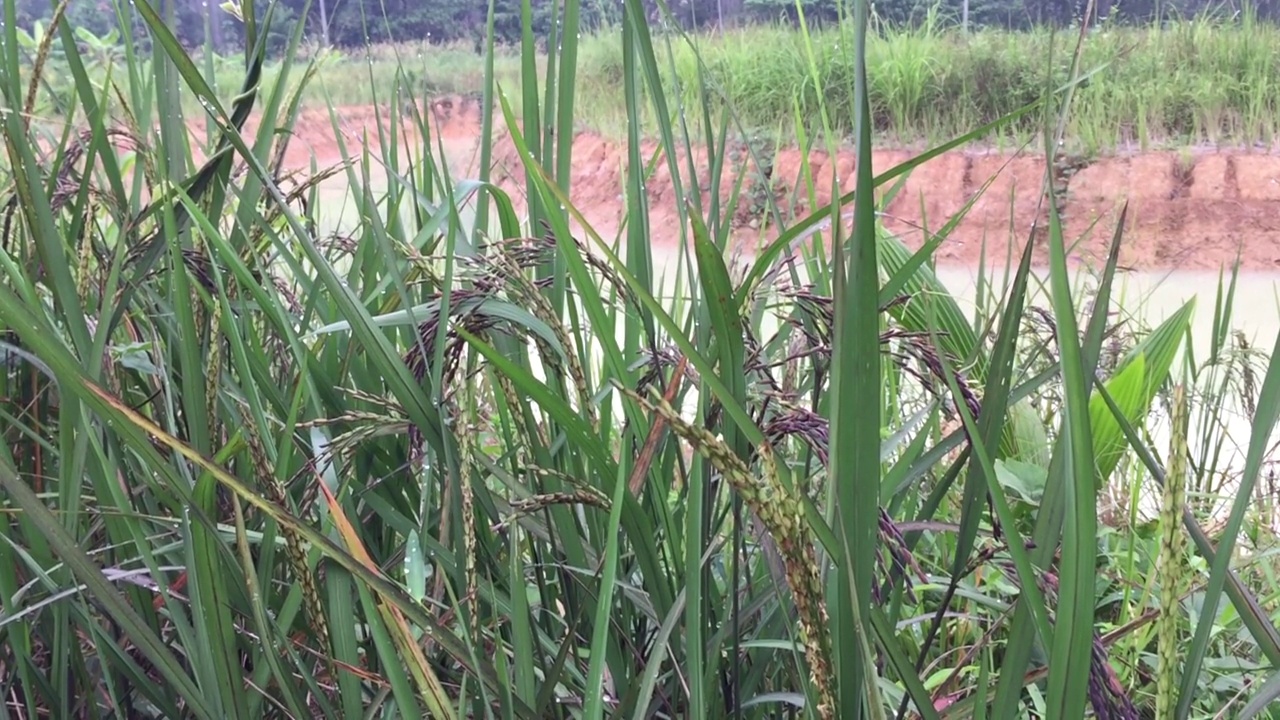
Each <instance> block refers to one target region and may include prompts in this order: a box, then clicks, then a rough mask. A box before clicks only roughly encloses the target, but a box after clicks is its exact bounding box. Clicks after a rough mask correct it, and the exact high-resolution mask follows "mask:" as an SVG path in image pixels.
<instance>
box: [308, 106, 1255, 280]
mask: <svg viewBox="0 0 1280 720" xmlns="http://www.w3.org/2000/svg"><path fill="white" fill-rule="evenodd" d="M426 109H428V111H429V116H430V117H431V119H432V122H433V124H434V126H435V128H436V131H437V132H438V133H439V136H440V137H441V138H442V139H444V140H445V143H446V145H447V146H448V148H449V154H450V156H451V162H452V163H453V164H454V166H455V171H458V172H466V173H468V174H472V175H474V173H475V172H476V171H477V170H478V167H477V163H478V153H477V152H476V148H477V147H478V144H479V139H480V135H481V113H480V109H479V105H478V103H477V102H476V101H474V100H471V99H464V98H436V99H434V100H432V101H431V103H430V105H429V108H426ZM340 115H341V118H342V120H341V123H342V126H343V134H344V135H345V142H346V143H347V146H348V149H349V150H351V151H354V150H355V149H356V148H357V147H358V143H359V142H360V140H361V137H362V134H363V133H365V132H367V133H369V136H370V137H371V138H373V137H376V127H375V126H376V122H375V121H374V113H373V111H372V109H370V108H346V109H343V110H342V111H341V113H340ZM384 116H385V113H384ZM494 124H495V126H496V127H497V128H499V129H498V130H496V131H495V134H496V135H498V137H497V145H496V149H495V157H494V161H493V166H492V170H493V179H494V180H495V181H496V182H497V183H498V184H499V185H501V186H503V187H504V188H506V189H507V190H509V191H510V192H511V193H512V195H513V197H514V198H515V200H516V202H517V205H520V206H522V205H523V198H522V197H521V196H520V193H521V192H522V190H523V186H524V171H523V167H522V165H521V164H520V161H519V157H518V155H517V153H516V151H515V148H514V145H513V144H512V143H511V141H510V138H509V137H508V136H507V135H506V132H505V129H502V126H503V123H502V121H501V118H497V119H496V121H495V123H494ZM433 144H434V143H433ZM655 147H656V145H654V144H650V145H649V147H647V148H646V155H645V157H646V159H648V157H649V153H651V152H652V151H653V149H654V148H655ZM313 154H314V157H315V158H316V159H317V161H318V162H319V163H321V164H322V165H323V164H325V163H329V162H336V161H338V160H339V158H340V154H339V153H338V150H337V144H336V141H335V138H334V133H333V131H332V127H331V124H330V119H329V116H328V114H327V112H324V113H314V114H312V113H308V114H306V115H305V116H304V117H303V118H302V119H301V121H300V122H299V123H298V125H297V127H296V128H295V136H294V140H293V142H292V146H291V148H290V151H289V154H288V163H289V164H290V165H295V166H299V167H305V166H307V165H309V164H310V162H311V158H312V156H313ZM697 154H698V155H699V157H695V158H694V161H695V164H696V166H697V167H698V168H699V171H698V172H699V176H700V179H701V178H705V177H706V174H707V167H708V164H707V162H706V157H705V153H704V151H697ZM735 155H736V156H738V157H737V158H736V159H735V163H737V164H738V166H739V167H742V166H743V165H742V163H745V162H746V161H747V160H746V153H745V152H741V150H740V151H739V152H737V153H735ZM913 155H914V153H912V152H908V151H903V150H893V149H884V150H879V151H877V152H876V153H875V154H874V161H873V162H874V165H873V168H874V170H875V171H876V172H877V173H879V172H883V171H884V170H887V169H889V168H891V167H893V166H894V165H896V164H897V163H900V162H902V161H905V160H908V159H910V158H911V157H913ZM573 158H574V167H573V177H572V185H571V188H572V190H571V196H572V198H573V201H574V204H575V206H576V207H577V208H578V209H579V210H580V211H581V212H582V213H583V214H584V216H585V217H586V218H587V219H588V221H589V222H591V224H592V225H593V226H594V227H595V228H596V229H597V230H598V231H600V232H601V233H602V234H603V235H605V236H606V237H612V235H613V234H614V233H615V232H616V231H617V228H618V225H619V221H620V220H621V217H622V213H623V203H622V192H623V181H624V178H625V170H626V160H627V154H626V147H625V146H624V145H621V144H618V143H615V142H612V141H609V140H607V139H605V138H602V137H600V136H598V135H596V134H593V133H590V132H580V133H579V134H578V135H577V137H576V138H575V141H574V150H573ZM801 160H802V158H801V157H800V153H799V151H797V150H794V149H781V150H779V151H777V152H776V153H774V154H773V155H772V165H773V167H772V182H773V185H774V191H775V192H776V193H777V195H778V196H779V197H780V198H781V200H782V202H783V204H784V205H794V208H793V209H794V210H795V211H796V212H799V213H803V212H805V211H806V210H808V208H807V207H806V206H807V202H801V201H797V202H794V203H793V202H791V201H792V200H794V199H796V197H797V196H798V197H800V198H803V197H804V196H805V195H806V194H807V191H806V190H805V188H804V187H803V185H800V187H799V188H798V192H797V187H796V185H797V180H799V178H800V177H801V174H800V171H801ZM809 163H810V165H811V167H812V169H813V171H814V174H815V177H816V178H829V177H830V173H831V169H832V166H833V165H834V168H835V170H836V172H837V173H838V177H839V178H841V185H842V188H844V189H846V190H848V189H852V188H853V185H854V170H855V162H854V155H853V153H852V152H842V153H840V154H839V155H838V156H836V157H834V158H833V157H828V156H827V154H826V153H823V152H815V153H812V154H811V155H810V157H809ZM679 166H680V168H681V172H682V174H686V173H687V171H686V170H685V168H686V167H687V162H686V161H685V159H684V158H681V159H680V163H679ZM753 175H754V173H753ZM727 176H728V177H732V175H731V174H730V175H727ZM751 177H752V176H751V175H749V176H748V178H747V180H746V181H745V182H744V187H747V190H746V191H745V192H748V193H750V192H753V191H754V192H756V193H763V192H766V191H767V190H766V187H767V186H765V185H762V184H757V185H756V186H755V188H751V187H750V185H751V182H752V181H751ZM1055 177H1056V181H1055V191H1056V193H1057V197H1058V199H1059V203H1060V206H1061V207H1062V211H1063V217H1064V220H1065V228H1066V233H1067V238H1068V242H1076V241H1078V242H1077V244H1076V246H1075V248H1074V251H1073V253H1072V254H1073V256H1074V257H1076V258H1078V259H1090V258H1091V259H1097V258H1099V257H1101V255H1102V253H1103V252H1104V250H1105V248H1106V245H1107V243H1108V242H1109V240H1110V238H1111V235H1112V233H1113V232H1114V230H1115V225H1116V222H1117V220H1118V217H1119V211H1120V209H1121V207H1122V205H1123V204H1124V203H1125V202H1126V201H1127V202H1128V217H1127V221H1126V224H1125V234H1124V241H1123V245H1122V251H1121V264H1122V265H1125V266H1128V267H1134V268H1144V269H1146V268H1175V267H1176V268H1186V269H1210V268H1213V269H1216V268H1219V267H1222V266H1224V265H1226V266H1229V265H1230V264H1231V263H1232V262H1233V261H1234V260H1235V258H1236V255H1237V253H1239V255H1240V260H1241V263H1242V265H1243V267H1245V268H1246V269H1250V270H1270V269H1274V268H1276V267H1277V266H1280V155H1272V154H1267V153H1263V152H1248V151H1244V150H1232V151H1223V150H1197V151H1195V152H1193V153H1179V152H1150V153H1142V154H1130V155H1124V156H1114V157H1100V158H1094V159H1091V160H1082V159H1071V158H1062V159H1060V162H1059V163H1058V168H1057V171H1056V172H1055ZM992 178H994V179H993V180H992V182H991V185H990V186H989V187H988V188H987V189H986V191H985V192H984V193H983V195H982V197H980V198H979V199H978V200H977V201H976V203H975V204H974V206H973V208H972V209H971V211H970V212H969V214H968V216H967V217H966V218H965V219H964V220H963V221H962V222H961V224H960V225H959V227H958V228H956V230H955V231H954V232H952V233H951V235H950V236H949V237H948V239H947V240H946V241H945V242H944V243H943V245H942V247H941V249H940V250H939V252H938V260H939V261H940V262H943V263H948V264H965V263H973V262H976V261H977V260H978V259H979V258H980V256H981V252H982V245H983V243H984V241H985V243H986V254H987V257H988V258H991V257H993V256H994V257H996V258H1000V259H1003V257H1004V256H1005V252H1006V251H1007V249H1008V247H1009V243H1010V241H1011V240H1012V241H1013V242H1014V243H1015V256H1016V252H1017V250H1018V249H1020V248H1021V246H1022V244H1023V243H1025V242H1026V238H1027V235H1028V233H1029V232H1030V230H1031V227H1032V224H1033V221H1034V220H1036V218H1037V207H1041V208H1042V207H1043V204H1042V203H1040V202H1039V200H1040V196H1041V189H1042V185H1043V180H1044V158H1043V156H1036V155H1031V154H1022V155H1013V154H1000V153H995V152H988V151H954V152H951V153H947V154H944V155H942V156H939V157H937V158H934V159H933V160H930V161H929V162H927V163H925V164H924V165H922V166H920V167H918V168H916V169H915V170H914V171H913V172H912V174H911V177H910V179H909V180H908V182H907V183H906V185H905V187H903V188H902V190H901V192H899V194H898V195H897V197H896V198H895V199H894V200H893V202H892V203H890V205H889V206H888V208H887V209H886V211H885V218H884V222H885V224H886V225H887V226H888V227H889V228H890V229H892V230H894V231H895V232H898V233H900V234H901V235H902V237H903V238H904V240H905V241H906V242H907V243H908V244H910V245H912V246H916V245H918V244H919V243H920V241H921V238H922V237H923V232H922V229H921V228H922V226H923V225H924V223H925V221H926V219H927V223H928V226H929V228H931V229H933V230H936V229H937V228H939V227H940V226H941V225H942V224H943V223H945V222H946V221H947V219H948V218H949V217H950V216H951V215H952V214H953V213H955V212H957V211H959V210H960V209H961V208H962V207H963V206H964V204H965V203H966V202H967V201H968V200H969V199H970V198H971V197H973V195H974V193H976V192H978V191H979V190H981V189H982V187H983V185H984V183H986V182H987V181H988V180H989V179H992ZM682 182H687V178H685V179H683V180H682ZM724 185H725V186H724V187H722V188H720V192H721V195H722V197H725V198H727V197H728V195H729V193H730V191H731V183H730V182H726V183H724ZM824 185H825V183H824ZM887 188H888V185H886V186H884V189H887ZM702 190H703V196H704V198H705V197H707V196H708V195H709V189H708V188H702ZM829 190H830V189H829V187H825V186H820V187H818V188H816V195H817V201H818V203H820V204H821V203H826V202H828V201H829V200H830V192H829ZM646 192H647V194H648V199H649V204H650V207H651V217H652V225H653V228H654V232H655V237H654V241H655V242H659V243H665V242H673V241H674V240H675V238H676V237H677V233H676V230H675V222H676V218H677V215H676V208H675V204H674V196H675V193H674V192H673V185H672V182H671V177H670V174H669V173H668V170H667V165H666V163H665V162H659V164H658V168H657V171H656V172H655V175H654V177H652V178H650V179H649V181H648V182H647V183H646ZM743 201H744V202H747V201H748V199H746V198H744V200H743ZM1039 217H1040V219H1042V220H1043V218H1044V217H1045V212H1044V210H1043V209H1041V210H1040V212H1039ZM739 220H740V222H741V224H742V228H741V229H740V231H739V233H738V235H739V238H740V240H742V241H744V242H753V241H754V240H755V239H756V238H757V237H758V236H759V232H758V231H756V230H755V229H753V228H752V227H751V223H750V218H749V217H747V216H745V215H743V216H741V217H740V218H739ZM763 232H764V235H765V236H766V237H773V236H776V232H775V231H774V230H772V229H770V228H765V230H764V231H763ZM1041 234H1042V233H1041ZM1037 244H1038V246H1039V258H1038V260H1041V261H1043V260H1044V259H1045V254H1044V253H1045V250H1044V248H1043V244H1044V243H1043V239H1042V238H1040V239H1039V240H1038V243H1037Z"/></svg>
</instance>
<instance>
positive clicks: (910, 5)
mask: <svg viewBox="0 0 1280 720" xmlns="http://www.w3.org/2000/svg"><path fill="white" fill-rule="evenodd" d="M139 1H148V0H139ZM149 1H151V2H156V3H165V4H167V5H166V6H165V7H164V10H165V11H166V12H171V13H172V15H171V17H172V18H173V29H174V30H175V32H176V34H177V35H178V37H179V39H180V40H182V41H183V42H184V43H185V44H187V45H188V46H190V47H196V46H199V45H203V44H204V43H205V42H207V41H211V42H212V43H213V45H214V46H215V47H216V48H217V49H219V50H221V51H224V52H225V51H233V50H235V49H237V48H234V47H231V46H232V45H233V44H234V43H235V42H236V41H237V40H238V38H239V37H240V35H239V32H238V31H237V28H236V23H237V21H236V20H235V19H234V18H233V17H232V16H231V15H230V14H229V13H227V12H226V11H225V10H223V9H222V8H221V7H220V4H221V2H222V0H149ZM242 1H249V0H242ZM528 1H529V3H530V13H531V16H532V19H533V24H534V32H535V34H537V35H540V36H546V35H547V34H549V33H550V31H551V28H552V26H553V22H554V20H555V17H556V15H557V14H558V13H561V12H563V8H564V0H528ZM644 1H645V3H646V5H647V9H648V14H649V17H650V19H651V21H652V22H653V23H655V24H661V23H664V22H667V21H671V22H674V23H675V24H677V25H679V26H680V27H681V28H682V29H685V30H700V29H708V28H716V27H733V26H739V25H743V24H750V23H767V22H783V23H792V24H794V23H797V22H798V21H799V17H800V12H799V11H797V8H796V4H797V2H796V0H667V2H666V3H665V9H660V8H659V6H658V5H657V0H644ZM1242 1H1243V0H1097V5H1098V7H1097V12H1098V15H1099V16H1101V17H1104V18H1107V19H1109V20H1111V21H1113V22H1118V23H1126V24H1150V23H1152V22H1157V21H1161V20H1175V19H1178V18H1188V17H1193V16H1198V15H1203V14H1206V13H1209V14H1213V15H1216V16H1218V17H1221V18H1225V19H1230V18H1232V17H1238V16H1239V15H1240V14H1241V13H1243V12H1245V10H1246V8H1245V7H1244V6H1243V5H1242V4H1241V2H1242ZM117 2H123V0H70V4H69V6H68V8H67V17H68V20H69V21H70V22H71V23H72V25H73V27H83V28H86V29H87V30H88V31H90V32H92V33H95V34H97V35H100V36H102V35H107V34H109V33H110V32H111V31H112V30H113V29H114V30H118V29H119V28H117V27H116V24H117V17H118V16H117V13H116V11H115V10H116V3H117ZM256 2H258V3H259V5H260V6H262V7H264V8H265V6H266V5H267V1H266V0H256ZM579 2H580V3H581V4H580V8H581V10H580V17H581V24H582V29H583V30H584V31H590V30H592V29H594V28H599V27H602V26H608V25H611V24H616V23H619V22H621V19H622V18H621V13H622V4H621V2H620V0H579ZM852 2H853V0H800V5H801V7H802V8H803V15H804V18H805V20H806V21H808V22H810V23H812V24H817V25H821V24H829V23H833V22H838V21H839V19H840V18H841V16H842V15H843V14H844V13H846V12H848V11H849V9H850V8H851V7H852ZM1086 2H1087V0H872V6H873V8H874V11H875V14H876V16H877V17H878V18H881V19H883V20H886V21H889V22H892V23H907V24H910V23H913V22H920V21H922V20H923V19H924V18H925V17H926V16H928V15H929V14H930V12H931V11H936V12H938V13H941V14H942V15H943V16H944V17H946V18H950V19H953V20H955V21H957V22H959V21H960V20H961V19H962V18H963V19H964V20H965V21H966V22H967V23H968V25H969V26H970V27H972V28H982V27H1001V28H1008V29H1025V28H1028V27H1032V26H1037V25H1054V26H1070V25H1071V24H1073V23H1075V22H1078V20H1079V18H1080V17H1081V15H1082V14H1083V12H1084V8H1085V4H1086ZM52 5H53V3H51V2H50V0H17V2H16V8H17V18H18V22H19V25H21V26H23V27H26V28H28V29H29V28H30V27H31V26H32V25H34V24H35V23H36V22H37V21H41V20H44V21H47V20H48V18H49V16H50V15H51V9H52ZM1248 9H1249V10H1250V11H1251V12H1253V13H1254V15H1255V17H1256V18H1258V19H1260V20H1264V21H1271V22H1275V21H1280V0H1251V1H1250V2H1249V6H1248ZM492 10H493V26H494V35H495V37H496V40H497V41H498V42H499V43H518V42H519V41H520V35H521V28H522V17H523V14H522V13H523V0H493V2H492ZM489 11H490V3H489V2H486V0H310V5H309V7H308V1H307V0H280V2H279V4H278V5H277V8H276V13H277V14H276V21H275V23H274V25H273V27H274V32H273V36H274V37H273V44H274V45H275V46H276V49H282V48H283V47H284V46H285V44H286V42H287V39H288V33H289V31H291V30H292V28H293V27H294V26H295V25H296V24H297V23H299V22H301V23H304V24H305V27H306V33H307V37H308V39H309V40H310V41H313V42H319V43H324V44H331V45H335V46H338V47H346V48H352V47H360V46H363V45H365V44H367V43H380V42H388V41H394V42H405V41H417V40H430V41H433V42H440V43H447V42H459V41H463V42H471V43H474V44H475V46H476V48H477V49H479V48H480V47H482V46H483V42H484V39H485V37H486V31H487V23H488V20H489ZM139 25H140V23H139Z"/></svg>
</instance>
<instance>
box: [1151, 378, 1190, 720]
mask: <svg viewBox="0 0 1280 720" xmlns="http://www.w3.org/2000/svg"><path fill="white" fill-rule="evenodd" d="M1170 404H1171V411H1172V412H1171V416H1170V427H1171V433H1170V438H1169V460H1168V468H1169V469H1168V472H1167V473H1166V474H1165V481H1164V486H1163V488H1162V489H1161V493H1160V522H1159V527H1160V552H1159V555H1158V556H1157V558H1156V577H1157V578H1158V579H1159V582H1160V616H1159V618H1158V619H1157V620H1156V646H1157V651H1156V656H1157V657H1158V658H1159V662H1158V668H1157V671H1156V672H1157V674H1156V717H1158V718H1168V717H1173V711H1174V708H1175V706H1176V705H1177V693H1178V658H1179V656H1180V654H1181V651H1182V648H1181V647H1180V645H1179V639H1178V638H1179V635H1180V630H1181V624H1182V623H1181V612H1180V611H1181V607H1182V606H1181V602H1180V600H1181V597H1182V587H1183V585H1184V580H1183V560H1182V553H1183V544H1184V543H1185V538H1184V534H1183V531H1182V523H1181V519H1182V510H1183V500H1182V496H1183V487H1184V482H1185V477H1186V472H1187V457H1188V456H1187V393H1186V388H1185V387H1184V386H1183V385H1182V384H1178V385H1175V386H1174V387H1173V397H1172V400H1171V403H1170Z"/></svg>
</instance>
